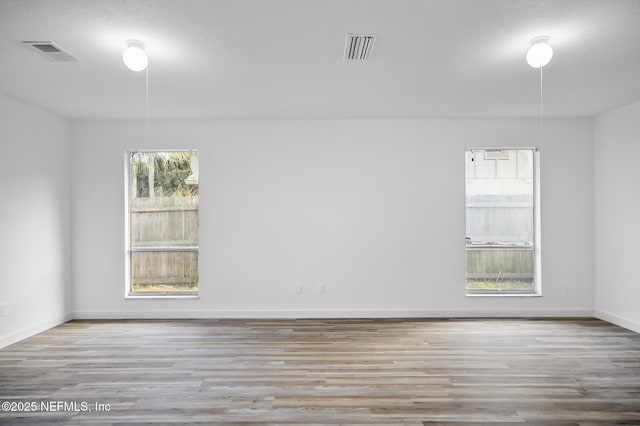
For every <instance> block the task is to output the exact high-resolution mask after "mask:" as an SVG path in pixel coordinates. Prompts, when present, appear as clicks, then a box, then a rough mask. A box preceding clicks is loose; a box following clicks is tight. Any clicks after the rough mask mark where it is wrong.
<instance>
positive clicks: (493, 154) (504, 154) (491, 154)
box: [484, 149, 509, 160]
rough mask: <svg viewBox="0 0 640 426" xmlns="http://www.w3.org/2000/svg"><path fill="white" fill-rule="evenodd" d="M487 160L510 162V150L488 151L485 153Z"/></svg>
mask: <svg viewBox="0 0 640 426" xmlns="http://www.w3.org/2000/svg"><path fill="white" fill-rule="evenodd" d="M484 159H485V160H508V159H509V150H506V149H487V150H485V151H484Z"/></svg>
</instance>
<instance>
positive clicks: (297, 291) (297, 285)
mask: <svg viewBox="0 0 640 426" xmlns="http://www.w3.org/2000/svg"><path fill="white" fill-rule="evenodd" d="M293 292H294V293H295V294H302V284H300V283H295V285H294V286H293Z"/></svg>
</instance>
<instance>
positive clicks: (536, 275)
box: [464, 146, 542, 297]
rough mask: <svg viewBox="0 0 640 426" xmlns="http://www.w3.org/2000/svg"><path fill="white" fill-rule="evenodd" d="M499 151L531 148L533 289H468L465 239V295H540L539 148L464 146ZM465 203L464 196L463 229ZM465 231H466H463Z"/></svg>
mask: <svg viewBox="0 0 640 426" xmlns="http://www.w3.org/2000/svg"><path fill="white" fill-rule="evenodd" d="M474 150H482V151H487V150H491V151H494V150H495V151H501V150H532V151H533V256H534V258H533V262H534V267H533V290H509V289H468V288H467V286H466V284H467V279H466V273H467V263H466V259H467V253H466V251H467V245H466V241H465V291H466V295H467V296H472V297H474V296H542V257H541V253H542V239H541V220H540V150H539V148H536V147H505V146H502V147H474V148H465V153H466V152H467V151H474ZM464 192H465V195H466V166H465V191H464ZM466 216H467V203H466V196H465V229H466ZM465 233H466V231H465Z"/></svg>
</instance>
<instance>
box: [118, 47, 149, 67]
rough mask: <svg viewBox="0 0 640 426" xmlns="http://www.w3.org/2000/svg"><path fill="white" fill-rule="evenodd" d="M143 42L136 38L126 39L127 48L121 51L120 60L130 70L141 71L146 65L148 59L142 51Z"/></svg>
mask: <svg viewBox="0 0 640 426" xmlns="http://www.w3.org/2000/svg"><path fill="white" fill-rule="evenodd" d="M144 47H145V46H144V43H143V42H141V41H138V40H127V48H126V49H125V51H124V52H123V53H122V62H124V64H125V65H126V66H127V68H129V69H130V70H131V71H136V72H138V71H142V70H143V69H145V68H146V67H147V64H148V63H149V60H148V59H147V54H146V53H145V51H144Z"/></svg>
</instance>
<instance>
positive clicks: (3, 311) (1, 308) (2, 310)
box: [0, 303, 7, 317]
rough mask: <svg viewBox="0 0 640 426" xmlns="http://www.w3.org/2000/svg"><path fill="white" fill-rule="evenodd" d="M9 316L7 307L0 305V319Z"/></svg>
mask: <svg viewBox="0 0 640 426" xmlns="http://www.w3.org/2000/svg"><path fill="white" fill-rule="evenodd" d="M5 315H7V305H5V304H4V303H0V317H3V316H5Z"/></svg>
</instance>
